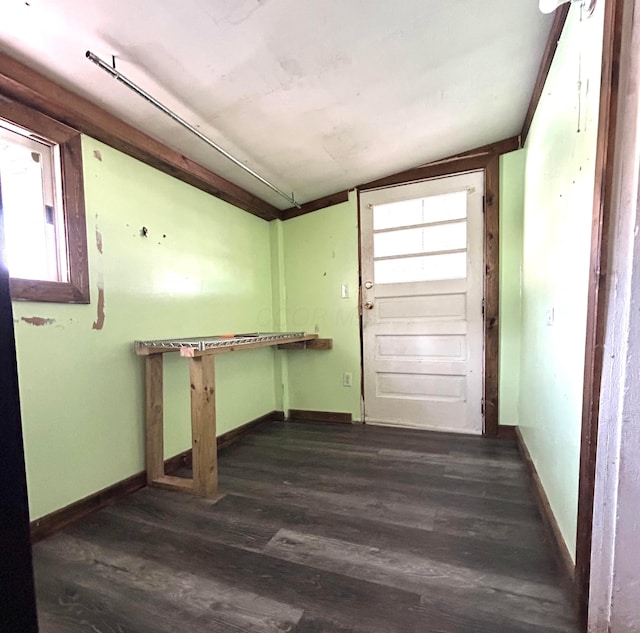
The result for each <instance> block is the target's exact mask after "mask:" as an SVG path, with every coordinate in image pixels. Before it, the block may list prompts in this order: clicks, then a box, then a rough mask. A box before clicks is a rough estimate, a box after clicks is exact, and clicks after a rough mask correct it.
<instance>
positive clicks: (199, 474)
mask: <svg viewBox="0 0 640 633" xmlns="http://www.w3.org/2000/svg"><path fill="white" fill-rule="evenodd" d="M189 374H190V377H191V433H192V440H193V446H192V450H193V492H194V494H196V495H198V496H200V497H214V496H216V495H217V494H218V451H217V444H216V398H215V367H214V358H213V356H201V357H196V358H192V359H191V360H190V361H189Z"/></svg>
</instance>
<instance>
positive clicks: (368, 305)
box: [364, 301, 373, 310]
mask: <svg viewBox="0 0 640 633" xmlns="http://www.w3.org/2000/svg"><path fill="white" fill-rule="evenodd" d="M364 308H365V310H372V309H373V301H366V302H365V304H364Z"/></svg>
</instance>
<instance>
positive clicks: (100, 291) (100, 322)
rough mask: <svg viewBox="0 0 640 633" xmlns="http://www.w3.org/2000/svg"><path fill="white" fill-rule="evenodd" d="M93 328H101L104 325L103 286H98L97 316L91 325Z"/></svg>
mask: <svg viewBox="0 0 640 633" xmlns="http://www.w3.org/2000/svg"><path fill="white" fill-rule="evenodd" d="M91 327H92V329H94V330H101V329H102V328H103V327H104V288H101V287H100V286H98V318H97V319H96V320H95V321H94V322H93V325H92V326H91Z"/></svg>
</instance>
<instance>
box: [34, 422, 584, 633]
mask: <svg viewBox="0 0 640 633" xmlns="http://www.w3.org/2000/svg"><path fill="white" fill-rule="evenodd" d="M219 465H220V485H221V488H222V490H223V492H225V493H226V496H224V497H223V498H222V499H221V500H220V501H218V502H217V503H215V504H214V503H211V502H210V501H209V500H207V499H201V498H197V497H192V496H190V495H184V494H179V493H175V492H169V491H163V490H158V489H145V490H141V491H139V492H137V493H134V494H132V495H130V496H129V497H127V498H126V499H124V500H122V501H121V502H119V503H117V504H115V505H113V506H109V507H107V508H104V509H102V510H100V511H98V512H96V513H94V514H93V515H90V516H88V517H85V518H84V519H83V520H81V521H80V522H78V523H76V524H74V525H71V526H68V527H67V528H65V530H63V531H62V532H61V533H60V534H58V535H56V536H54V537H52V538H49V539H46V540H44V541H42V542H41V543H39V544H37V545H36V546H35V547H34V566H35V570H36V580H37V593H38V605H39V612H40V623H41V631H42V633H166V632H168V631H171V633H204V632H206V633H218V632H223V631H224V632H225V633H240V632H241V631H242V632H245V633H542V632H545V633H577V631H578V629H577V628H576V626H575V624H574V619H573V614H572V611H571V608H570V605H569V604H568V603H567V601H566V600H565V598H564V596H563V594H562V593H561V591H560V588H559V582H558V576H557V571H556V569H555V566H554V564H553V559H552V557H551V553H550V551H549V550H548V548H547V546H546V543H545V541H544V533H543V530H542V524H541V519H540V517H539V515H538V512H537V508H536V507H535V505H534V503H533V501H532V495H531V490H530V488H529V482H528V479H527V475H526V471H525V469H524V467H523V464H522V462H521V461H520V458H519V455H518V454H517V450H516V447H515V444H514V442H512V441H510V440H495V441H488V440H486V439H484V438H481V437H477V436H461V435H455V434H437V433H432V432H424V431H417V430H405V429H398V428H383V427H370V426H362V425H318V424H304V425H302V424H295V423H278V424H272V425H268V426H265V427H262V428H261V429H259V430H257V431H256V432H255V433H253V434H252V435H251V436H248V437H246V438H243V439H242V440H240V441H239V442H238V443H237V444H236V445H233V446H231V447H229V448H228V449H226V450H225V451H224V452H223V453H222V454H221V456H220V461H219ZM179 474H181V475H182V476H190V475H191V473H190V471H189V470H188V469H187V470H183V471H181V473H179Z"/></svg>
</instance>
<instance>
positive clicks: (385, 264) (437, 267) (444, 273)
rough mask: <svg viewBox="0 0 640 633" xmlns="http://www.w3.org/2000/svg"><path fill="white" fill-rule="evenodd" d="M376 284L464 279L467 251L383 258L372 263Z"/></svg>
mask: <svg viewBox="0 0 640 633" xmlns="http://www.w3.org/2000/svg"><path fill="white" fill-rule="evenodd" d="M373 267H374V275H375V282H376V283H377V284H391V283H403V282H410V281H441V280H443V279H464V278H465V277H466V276H467V253H466V252H465V253H447V254H446V255H424V256H422V257H403V258H401V259H384V260H382V261H377V262H374V263H373Z"/></svg>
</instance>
